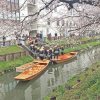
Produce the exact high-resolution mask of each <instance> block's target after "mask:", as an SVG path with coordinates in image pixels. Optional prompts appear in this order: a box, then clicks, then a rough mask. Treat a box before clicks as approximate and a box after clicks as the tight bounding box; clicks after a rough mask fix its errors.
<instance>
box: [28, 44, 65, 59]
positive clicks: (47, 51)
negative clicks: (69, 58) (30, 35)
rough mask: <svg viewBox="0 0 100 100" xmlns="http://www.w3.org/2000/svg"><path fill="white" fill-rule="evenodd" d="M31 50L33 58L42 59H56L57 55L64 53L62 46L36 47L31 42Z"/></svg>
mask: <svg viewBox="0 0 100 100" xmlns="http://www.w3.org/2000/svg"><path fill="white" fill-rule="evenodd" d="M30 49H31V51H32V52H33V53H34V55H35V58H39V59H41V60H43V59H49V60H51V59H58V56H59V55H61V54H64V48H63V46H61V47H59V46H55V47H53V48H46V47H43V46H42V47H37V46H35V45H33V44H31V45H30Z"/></svg>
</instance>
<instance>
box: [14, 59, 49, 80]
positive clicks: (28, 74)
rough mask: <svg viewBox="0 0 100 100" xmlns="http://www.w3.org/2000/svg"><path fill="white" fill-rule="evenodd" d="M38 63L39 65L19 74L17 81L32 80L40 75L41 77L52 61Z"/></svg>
mask: <svg viewBox="0 0 100 100" xmlns="http://www.w3.org/2000/svg"><path fill="white" fill-rule="evenodd" d="M36 62H38V63H36V64H35V65H33V67H32V68H29V69H28V70H26V71H24V72H22V73H21V74H19V75H18V76H16V77H14V78H15V79H16V80H21V81H27V80H31V79H33V78H35V77H37V76H38V75H40V74H41V73H42V72H43V71H44V70H45V69H46V68H47V66H48V64H49V62H50V61H49V60H42V61H41V60H39V61H36Z"/></svg>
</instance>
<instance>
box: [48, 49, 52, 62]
mask: <svg viewBox="0 0 100 100" xmlns="http://www.w3.org/2000/svg"><path fill="white" fill-rule="evenodd" d="M52 55H53V50H52V48H50V49H49V51H48V59H49V60H50V59H52Z"/></svg>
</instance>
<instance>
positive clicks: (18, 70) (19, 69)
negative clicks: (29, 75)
mask: <svg viewBox="0 0 100 100" xmlns="http://www.w3.org/2000/svg"><path fill="white" fill-rule="evenodd" d="M36 63H38V62H35V61H33V62H29V63H26V64H24V65H22V66H19V67H16V72H23V71H25V70H27V69H29V68H31V67H32V66H33V65H35V64H36Z"/></svg>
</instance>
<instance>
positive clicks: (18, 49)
mask: <svg viewBox="0 0 100 100" xmlns="http://www.w3.org/2000/svg"><path fill="white" fill-rule="evenodd" d="M21 51H23V49H22V48H21V47H19V46H17V45H13V46H8V47H1V48H0V55H5V54H10V53H16V52H21Z"/></svg>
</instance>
